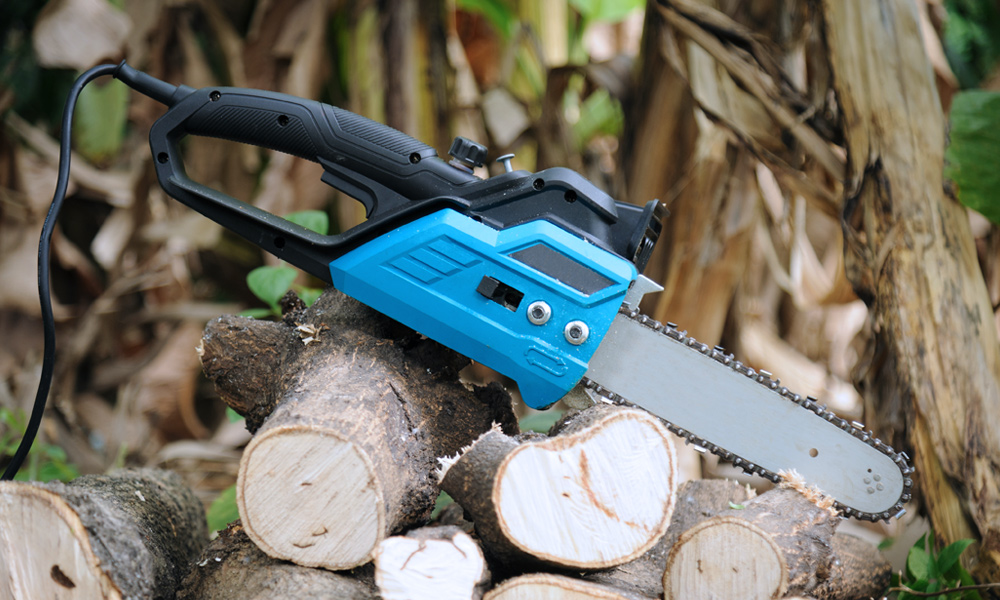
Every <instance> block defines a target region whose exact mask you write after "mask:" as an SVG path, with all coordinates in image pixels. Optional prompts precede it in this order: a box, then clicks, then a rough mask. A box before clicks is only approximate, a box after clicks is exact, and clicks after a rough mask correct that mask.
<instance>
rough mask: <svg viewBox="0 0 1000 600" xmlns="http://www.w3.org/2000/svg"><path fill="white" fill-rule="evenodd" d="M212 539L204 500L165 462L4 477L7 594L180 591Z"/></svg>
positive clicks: (1, 514) (2, 550)
mask: <svg viewBox="0 0 1000 600" xmlns="http://www.w3.org/2000/svg"><path fill="white" fill-rule="evenodd" d="M205 541H206V527H205V514H204V512H203V508H202V505H201V503H199V502H198V499H197V498H196V497H195V496H194V494H193V493H192V492H191V491H190V490H189V489H188V488H186V487H185V486H184V485H183V484H182V483H181V480H180V477H178V476H177V475H175V474H173V473H170V472H167V471H157V470H147V469H142V470H131V469H130V470H122V471H117V472H115V473H114V474H112V475H107V476H105V475H101V476H96V475H86V476H83V477H78V478H77V479H75V480H73V482H72V483H69V484H63V483H60V482H50V483H45V484H39V483H22V482H13V481H4V482H0V598H2V599H4V600H14V599H18V600H20V599H24V600H27V599H31V598H80V599H87V600H90V599H95V598H100V599H115V600H121V599H123V598H125V599H128V598H152V599H159V598H173V597H174V593H175V591H176V590H177V586H178V585H179V584H180V581H181V578H182V577H183V576H184V574H185V572H186V570H187V568H188V566H189V565H190V563H191V561H192V560H193V559H194V558H195V557H196V556H197V555H198V552H199V551H200V550H201V548H202V546H203V545H204V543H205Z"/></svg>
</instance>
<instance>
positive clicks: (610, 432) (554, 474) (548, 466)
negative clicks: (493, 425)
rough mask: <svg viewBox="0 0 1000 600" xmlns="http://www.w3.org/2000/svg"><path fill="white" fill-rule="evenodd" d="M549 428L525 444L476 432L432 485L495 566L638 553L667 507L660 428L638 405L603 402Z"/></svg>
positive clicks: (587, 562)
mask: <svg viewBox="0 0 1000 600" xmlns="http://www.w3.org/2000/svg"><path fill="white" fill-rule="evenodd" d="M557 429H558V431H559V433H558V435H556V436H555V437H551V438H542V439H541V440H538V439H537V438H536V439H533V440H531V441H526V442H520V441H519V440H516V439H514V438H511V437H508V436H506V435H504V434H503V433H502V432H500V431H497V430H493V431H490V432H488V433H486V434H484V435H483V436H482V437H481V438H479V439H478V440H476V442H475V443H474V444H472V446H471V447H470V448H468V449H467V450H465V451H463V452H462V454H461V455H459V456H458V457H456V458H454V459H446V460H443V461H442V463H443V464H444V469H443V474H442V479H441V487H442V489H443V490H444V491H446V492H447V493H448V494H449V495H451V497H452V498H454V499H455V501H456V502H458V503H459V504H461V505H462V507H463V508H465V510H466V512H467V513H468V514H469V515H470V516H471V517H472V520H473V522H475V524H476V532H477V534H478V535H479V537H480V539H481V540H482V542H483V545H484V546H485V549H486V550H487V552H488V554H490V555H492V556H493V557H495V558H497V559H498V560H500V561H501V562H502V563H503V564H507V565H511V564H518V563H525V564H536V565H537V564H539V563H541V564H546V565H549V566H554V567H556V568H563V569H565V568H573V569H602V568H608V567H611V566H615V565H618V564H621V563H623V562H627V561H629V560H632V559H635V558H637V557H639V556H640V555H642V554H643V553H644V552H645V551H647V550H648V549H649V548H650V547H652V546H653V544H655V543H656V541H657V540H658V539H659V538H660V536H662V535H663V533H664V532H665V531H666V528H667V525H668V524H669V521H670V513H671V511H672V510H673V504H674V493H675V491H676V486H677V483H676V473H675V471H676V457H675V455H674V449H673V442H672V440H671V439H670V434H669V433H668V432H667V430H666V428H665V427H664V426H663V425H662V423H661V422H660V420H659V419H657V418H655V417H653V416H652V415H650V414H649V413H647V412H645V411H640V410H636V409H623V408H620V407H613V406H609V405H603V404H601V405H597V406H594V407H592V408H589V409H587V410H585V411H582V412H581V413H580V414H579V415H577V416H575V417H574V418H572V419H569V420H567V421H565V422H564V423H563V424H562V425H560V427H558V428H557Z"/></svg>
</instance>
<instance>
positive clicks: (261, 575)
mask: <svg viewBox="0 0 1000 600" xmlns="http://www.w3.org/2000/svg"><path fill="white" fill-rule="evenodd" d="M233 598H240V599H241V600H275V599H278V598H295V599H296V600H321V599H322V600H325V599H327V598H338V599H343V600H375V599H376V598H378V594H377V593H376V592H375V584H374V581H373V580H372V576H371V573H370V569H369V570H363V569H361V570H358V572H356V573H331V572H329V571H325V570H322V569H310V568H307V567H302V566H299V565H296V564H292V563H288V562H284V561H281V560H277V559H274V558H271V557H269V556H267V555H266V554H264V552H263V551H261V549H260V548H258V547H257V546H256V545H254V543H253V542H251V541H250V538H249V537H247V535H246V531H245V530H244V529H243V526H242V525H240V524H239V523H238V522H237V523H233V524H232V525H230V526H229V528H228V529H226V530H225V531H223V532H221V533H220V534H219V537H217V538H216V539H215V540H214V541H212V543H211V544H209V545H208V547H207V548H205V551H204V552H202V553H201V556H200V557H199V558H198V560H197V561H196V562H195V563H194V565H193V566H192V567H191V571H190V572H189V573H188V575H187V577H185V578H184V582H183V584H182V585H181V588H180V590H179V591H178V593H177V600H232V599H233Z"/></svg>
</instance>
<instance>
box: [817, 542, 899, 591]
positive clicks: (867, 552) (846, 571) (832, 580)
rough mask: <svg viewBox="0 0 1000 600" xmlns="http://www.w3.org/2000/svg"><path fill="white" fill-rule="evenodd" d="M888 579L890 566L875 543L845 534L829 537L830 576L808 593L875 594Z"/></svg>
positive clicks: (890, 571)
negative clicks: (830, 549)
mask: <svg viewBox="0 0 1000 600" xmlns="http://www.w3.org/2000/svg"><path fill="white" fill-rule="evenodd" d="M891 579H892V565H890V564H889V561H888V560H886V558H885V557H884V556H882V553H881V552H879V551H878V549H877V548H876V547H875V546H872V545H871V544H869V543H868V542H866V541H864V540H862V539H860V538H856V537H854V536H853V535H849V534H846V533H837V534H835V535H834V536H833V561H832V562H831V563H830V577H829V579H827V580H826V581H824V582H823V583H821V584H820V585H819V586H818V587H817V588H816V589H814V590H813V591H812V592H810V593H811V595H812V596H815V597H816V600H854V599H855V598H874V597H878V595H879V594H881V593H882V592H883V591H885V589H886V588H888V587H889V582H890V580H891Z"/></svg>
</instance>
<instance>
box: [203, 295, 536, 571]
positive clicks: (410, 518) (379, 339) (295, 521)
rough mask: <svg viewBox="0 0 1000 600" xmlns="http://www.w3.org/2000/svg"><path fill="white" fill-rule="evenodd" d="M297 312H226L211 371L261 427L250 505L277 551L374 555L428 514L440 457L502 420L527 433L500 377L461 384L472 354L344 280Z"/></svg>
mask: <svg viewBox="0 0 1000 600" xmlns="http://www.w3.org/2000/svg"><path fill="white" fill-rule="evenodd" d="M286 321H287V322H286V323H282V324H277V323H270V322H263V321H256V320H252V319H244V318H240V317H223V318H221V319H218V320H216V321H214V322H212V323H210V324H209V325H208V327H207V328H206V333H205V337H204V344H203V346H202V363H203V365H204V367H205V371H206V373H207V374H208V375H209V378H211V379H212V380H213V381H215V382H216V384H217V386H218V389H219V393H220V395H221V396H222V397H223V399H224V400H226V402H227V403H229V405H230V406H232V407H233V408H234V409H235V410H237V412H243V413H244V414H246V415H247V426H248V427H249V428H250V429H251V431H255V436H254V438H253V439H252V440H251V442H250V444H249V445H248V446H247V448H246V450H245V451H244V453H243V458H242V460H241V462H240V470H239V477H238V481H237V503H238V506H239V509H240V516H241V517H242V519H243V526H244V528H245V529H246V532H247V534H248V535H249V536H250V538H251V539H252V540H253V541H254V542H255V543H257V544H258V545H259V546H260V547H261V548H262V549H263V550H264V551H265V552H266V553H267V554H268V555H270V556H272V557H275V558H282V559H285V560H291V561H293V562H296V563H298V564H301V565H305V566H320V567H324V568H328V569H346V568H351V567H354V566H357V565H360V564H363V563H364V562H367V561H368V560H369V559H370V558H371V554H372V552H373V551H374V549H375V547H376V546H377V545H378V544H379V542H381V541H382V540H383V539H384V538H385V537H386V536H388V535H390V534H391V533H392V532H394V531H398V530H400V529H402V528H404V527H407V526H412V525H415V524H418V523H421V522H426V520H427V518H428V517H429V515H430V511H431V509H432V507H433V504H434V500H435V498H436V497H437V495H438V488H437V485H436V482H435V481H434V479H433V476H432V472H433V471H434V469H435V467H436V465H437V462H436V459H437V457H438V456H444V455H449V454H454V453H457V452H458V451H459V450H460V449H461V448H462V447H463V446H465V445H468V444H470V443H471V442H472V440H474V439H475V438H476V436H478V435H479V434H481V433H482V432H484V431H487V430H489V429H490V427H491V424H493V423H494V422H497V423H502V424H503V426H504V427H505V428H506V429H507V430H508V431H512V432H513V431H516V430H517V423H516V419H515V417H514V415H513V412H512V411H511V406H510V398H509V396H507V394H506V392H504V391H503V390H502V389H501V388H499V386H497V385H493V386H491V387H486V388H476V389H474V390H470V389H469V388H467V387H466V386H465V385H464V384H462V383H461V382H460V381H459V380H458V370H459V369H460V368H461V367H463V366H464V365H465V364H466V363H467V362H468V361H467V359H465V358H463V357H461V356H459V355H457V354H455V353H454V352H452V351H451V350H448V349H447V348H444V347H443V346H440V345H438V344H436V343H434V342H431V341H429V340H427V339H425V338H421V337H420V336H417V335H415V334H414V333H413V332H412V331H410V330H408V329H406V328H403V327H402V326H400V325H398V324H397V323H395V322H394V321H391V320H389V319H387V318H386V317H384V316H382V315H380V314H379V313H377V312H375V311H373V310H371V309H369V308H367V307H365V306H363V305H361V304H360V303H358V302H356V301H354V300H352V299H350V298H348V297H346V296H344V295H343V294H340V293H339V292H337V291H335V290H329V291H327V292H326V293H325V294H324V295H323V297H321V298H320V299H319V300H317V302H316V303H315V304H314V305H313V306H312V307H311V308H309V309H308V310H305V311H301V312H293V313H290V314H289V315H287V316H286ZM272 407H273V408H272ZM292 507H294V509H295V510H293V511H290V509H291V508H292Z"/></svg>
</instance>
